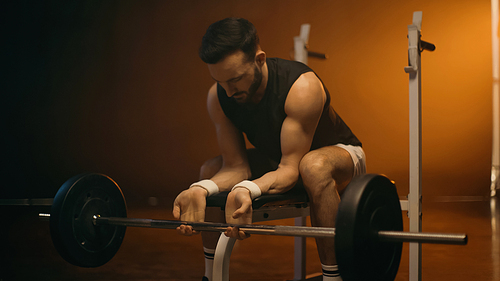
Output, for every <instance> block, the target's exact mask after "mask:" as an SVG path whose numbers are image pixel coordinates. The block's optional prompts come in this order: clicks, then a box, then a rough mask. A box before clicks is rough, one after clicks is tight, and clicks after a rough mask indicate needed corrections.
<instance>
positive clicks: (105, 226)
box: [40, 173, 467, 281]
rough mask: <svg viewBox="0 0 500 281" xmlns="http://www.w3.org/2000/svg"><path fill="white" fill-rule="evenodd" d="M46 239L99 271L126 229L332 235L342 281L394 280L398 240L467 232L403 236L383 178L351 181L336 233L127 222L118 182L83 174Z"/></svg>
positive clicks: (60, 204)
mask: <svg viewBox="0 0 500 281" xmlns="http://www.w3.org/2000/svg"><path fill="white" fill-rule="evenodd" d="M40 216H41V217H50V219H49V220H50V232H51V236H52V241H53V243H54V246H55V248H56V249H57V251H58V252H59V254H60V255H61V256H62V257H63V258H64V259H65V260H66V261H68V262H69V263H71V264H74V265H77V266H81V267H98V266H101V265H104V264H105V263H107V262H108V261H109V260H111V259H112V258H113V257H114V255H115V254H116V252H117V251H118V249H119V248H120V246H121V243H122V241H123V238H124V236H125V230H126V227H127V226H129V227H148V228H162V229H175V228H177V227H178V226H180V225H190V226H191V227H193V229H194V230H198V231H213V232H224V231H225V230H226V229H227V227H229V226H232V227H235V226H236V227H238V228H239V229H240V230H243V231H245V232H246V233H249V234H263V235H282V236H302V237H324V238H328V237H330V238H333V237H335V254H336V257H337V262H338V265H339V271H340V274H341V276H342V278H343V280H345V281H349V280H394V278H395V277H396V274H397V271H398V269H399V263H400V260H401V252H402V242H417V243H436V244H455V245H466V244H467V235H466V234H447V233H422V232H417V233H411V232H403V231H402V230H403V219H402V212H401V206H400V202H399V197H398V194H397V190H396V187H395V185H394V184H393V183H392V182H391V181H390V180H389V179H388V178H387V177H385V176H382V175H375V174H367V175H362V176H359V177H356V178H354V179H353V180H352V181H351V183H350V184H349V186H348V187H347V188H346V190H345V192H344V194H343V195H342V200H341V202H340V205H339V209H338V213H337V219H336V224H335V228H326V227H305V226H279V225H276V226H273V225H232V224H224V223H209V222H196V223H195V222H182V221H169V220H152V219H138V218H127V207H126V203H125V198H124V197H123V193H122V191H121V189H120V187H119V186H118V184H117V183H116V182H115V181H113V180H112V179H111V178H110V177H108V176H106V175H103V174H95V173H92V174H83V175H78V176H75V177H73V178H71V179H69V180H68V181H66V182H65V183H64V184H63V185H62V186H61V188H60V189H59V191H58V192H57V194H56V196H55V197H54V201H53V204H52V207H51V211H50V214H40Z"/></svg>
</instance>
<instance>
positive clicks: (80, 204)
mask: <svg viewBox="0 0 500 281" xmlns="http://www.w3.org/2000/svg"><path fill="white" fill-rule="evenodd" d="M94 215H100V216H102V217H127V206H126V204H125V199H124V197H123V194H122V191H121V190H120V188H119V187H118V185H117V184H116V183H115V182H114V181H113V180H112V179H111V178H109V177H107V176H105V175H102V174H83V175H78V176H75V177H73V178H71V179H69V180H68V181H66V182H65V183H64V184H63V185H62V186H61V188H60V189H59V191H58V192H57V194H56V196H55V197H54V202H53V204H52V209H51V211H50V233H51V236H52V241H53V243H54V246H55V248H56V249H57V251H58V252H59V254H60V255H61V256H62V257H63V258H64V259H65V260H66V261H68V262H69V263H71V264H74V265H77V266H81V267H98V266H101V265H103V264H105V263H106V262H108V261H109V260H110V259H111V258H113V256H114V255H115V254H116V252H117V251H118V249H119V248H120V246H121V243H122V241H123V238H124V236H125V229H126V227H124V226H110V225H101V226H96V225H94V224H93V220H92V218H93V216H94Z"/></svg>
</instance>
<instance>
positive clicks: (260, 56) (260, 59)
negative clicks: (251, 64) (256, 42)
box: [255, 49, 267, 67]
mask: <svg viewBox="0 0 500 281" xmlns="http://www.w3.org/2000/svg"><path fill="white" fill-rule="evenodd" d="M266 57H267V56H266V53H265V52H264V51H262V50H260V49H259V50H258V51H257V53H256V54H255V62H256V63H257V64H258V65H259V66H260V67H262V66H263V65H264V63H265V62H266Z"/></svg>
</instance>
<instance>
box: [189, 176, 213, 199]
mask: <svg viewBox="0 0 500 281" xmlns="http://www.w3.org/2000/svg"><path fill="white" fill-rule="evenodd" d="M193 186H199V187H201V188H203V189H205V190H206V191H207V192H208V195H207V197H208V196H212V195H215V194H217V193H219V187H218V186H217V184H216V183H215V182H213V181H212V180H201V181H199V182H195V183H193V184H192V185H191V186H190V187H189V188H191V187H193Z"/></svg>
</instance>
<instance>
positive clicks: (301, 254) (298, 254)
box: [293, 217, 307, 280]
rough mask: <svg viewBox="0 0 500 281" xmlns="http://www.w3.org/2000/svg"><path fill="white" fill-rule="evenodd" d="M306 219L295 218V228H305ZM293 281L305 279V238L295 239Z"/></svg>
mask: <svg viewBox="0 0 500 281" xmlns="http://www.w3.org/2000/svg"><path fill="white" fill-rule="evenodd" d="M306 219H307V218H306V217H298V218H295V225H296V226H305V225H306ZM293 271H294V272H293V280H305V278H306V237H295V241H294V270H293Z"/></svg>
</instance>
